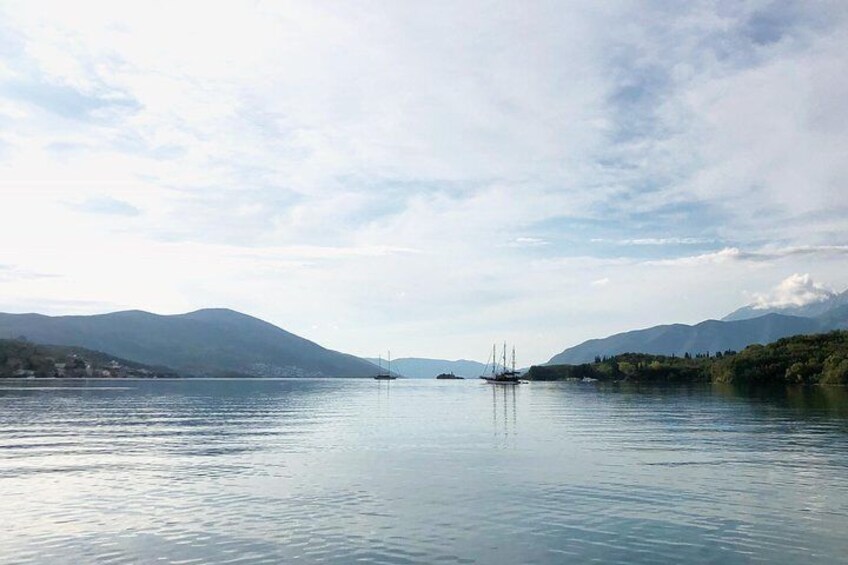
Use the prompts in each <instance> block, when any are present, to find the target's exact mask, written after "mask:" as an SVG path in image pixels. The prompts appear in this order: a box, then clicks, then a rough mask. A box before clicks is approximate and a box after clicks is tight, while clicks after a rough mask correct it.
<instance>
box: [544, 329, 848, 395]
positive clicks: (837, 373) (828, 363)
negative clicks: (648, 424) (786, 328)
mask: <svg viewBox="0 0 848 565" xmlns="http://www.w3.org/2000/svg"><path fill="white" fill-rule="evenodd" d="M527 378H528V379H530V380H538V381H550V380H565V379H584V378H589V379H597V380H599V381H639V382H698V381H702V382H717V383H750V384H777V383H796V384H848V331H834V332H830V333H826V334H815V335H798V336H793V337H788V338H783V339H780V340H778V341H775V342H774V343H770V344H768V345H751V346H748V347H747V348H745V349H744V350H743V351H741V352H739V353H736V352H735V351H725V352H718V353H714V354H711V353H699V354H695V355H691V354H689V353H687V354H685V355H684V356H683V357H676V356H671V357H669V356H664V355H648V354H643V353H624V354H621V355H615V356H612V357H609V358H595V362H594V363H584V364H582V365H546V366H534V367H531V368H530V370H529V371H528V373H527Z"/></svg>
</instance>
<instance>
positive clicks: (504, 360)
mask: <svg viewBox="0 0 848 565" xmlns="http://www.w3.org/2000/svg"><path fill="white" fill-rule="evenodd" d="M503 362H504V364H503V368H504V373H506V342H504V356H503Z"/></svg>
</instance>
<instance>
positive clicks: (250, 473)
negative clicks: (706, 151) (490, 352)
mask: <svg viewBox="0 0 848 565" xmlns="http://www.w3.org/2000/svg"><path fill="white" fill-rule="evenodd" d="M0 501H2V504H0V524H2V526H0V561H2V562H9V563H12V562H14V563H28V562H39V563H45V562H50V563H86V562H102V563H125V562H154V561H157V560H158V561H162V562H174V563H192V562H198V563H200V562H204V563H206V562H219V563H280V562H291V561H295V560H299V561H301V562H319V561H323V562H329V563H352V562H356V561H361V562H373V563H440V562H441V563H475V562H477V563H562V562H585V561H590V560H598V561H602V562H605V563H613V562H621V563H638V562H641V563H668V562H712V563H749V562H757V561H763V562H769V563H834V562H848V557H846V556H848V536H846V533H848V393H846V391H845V390H844V389H825V388H817V389H787V390H781V391H778V392H771V393H768V394H766V393H759V394H748V393H744V392H739V391H735V390H733V389H730V388H719V387H709V386H705V387H698V388H614V387H600V386H597V385H588V384H581V383H532V384H529V385H523V386H520V387H517V388H515V387H512V388H510V387H493V386H491V385H485V384H481V383H478V382H474V381H435V380H432V381H400V380H399V381H394V382H391V383H385V382H384V383H380V382H376V381H371V380H329V379H327V380H269V381H256V380H247V381H243V380H227V381H88V382H78V383H68V382H67V381H64V382H63V381H44V382H41V381H39V382H33V381H30V382H21V381H0Z"/></svg>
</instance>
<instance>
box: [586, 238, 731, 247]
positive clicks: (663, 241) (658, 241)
mask: <svg viewBox="0 0 848 565" xmlns="http://www.w3.org/2000/svg"><path fill="white" fill-rule="evenodd" d="M591 241H592V242H594V243H615V244H617V245H657V246H660V245H701V244H705V243H714V242H715V240H714V239H708V238H702V237H642V238H635V239H619V240H608V239H604V238H593V239H592V240H591Z"/></svg>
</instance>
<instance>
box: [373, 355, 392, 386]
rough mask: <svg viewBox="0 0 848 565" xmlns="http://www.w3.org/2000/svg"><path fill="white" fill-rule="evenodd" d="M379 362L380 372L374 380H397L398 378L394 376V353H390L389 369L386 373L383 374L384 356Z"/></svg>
mask: <svg viewBox="0 0 848 565" xmlns="http://www.w3.org/2000/svg"><path fill="white" fill-rule="evenodd" d="M378 362H379V364H380V372H379V373H377V374H376V375H375V376H374V380H376V381H393V380H395V379H396V378H397V377H396V376H394V375H393V374H392V352H391V351H389V368H388V369H387V371H386V372H385V373H384V372H383V357H382V356H381V357H380V360H379V361H378Z"/></svg>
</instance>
